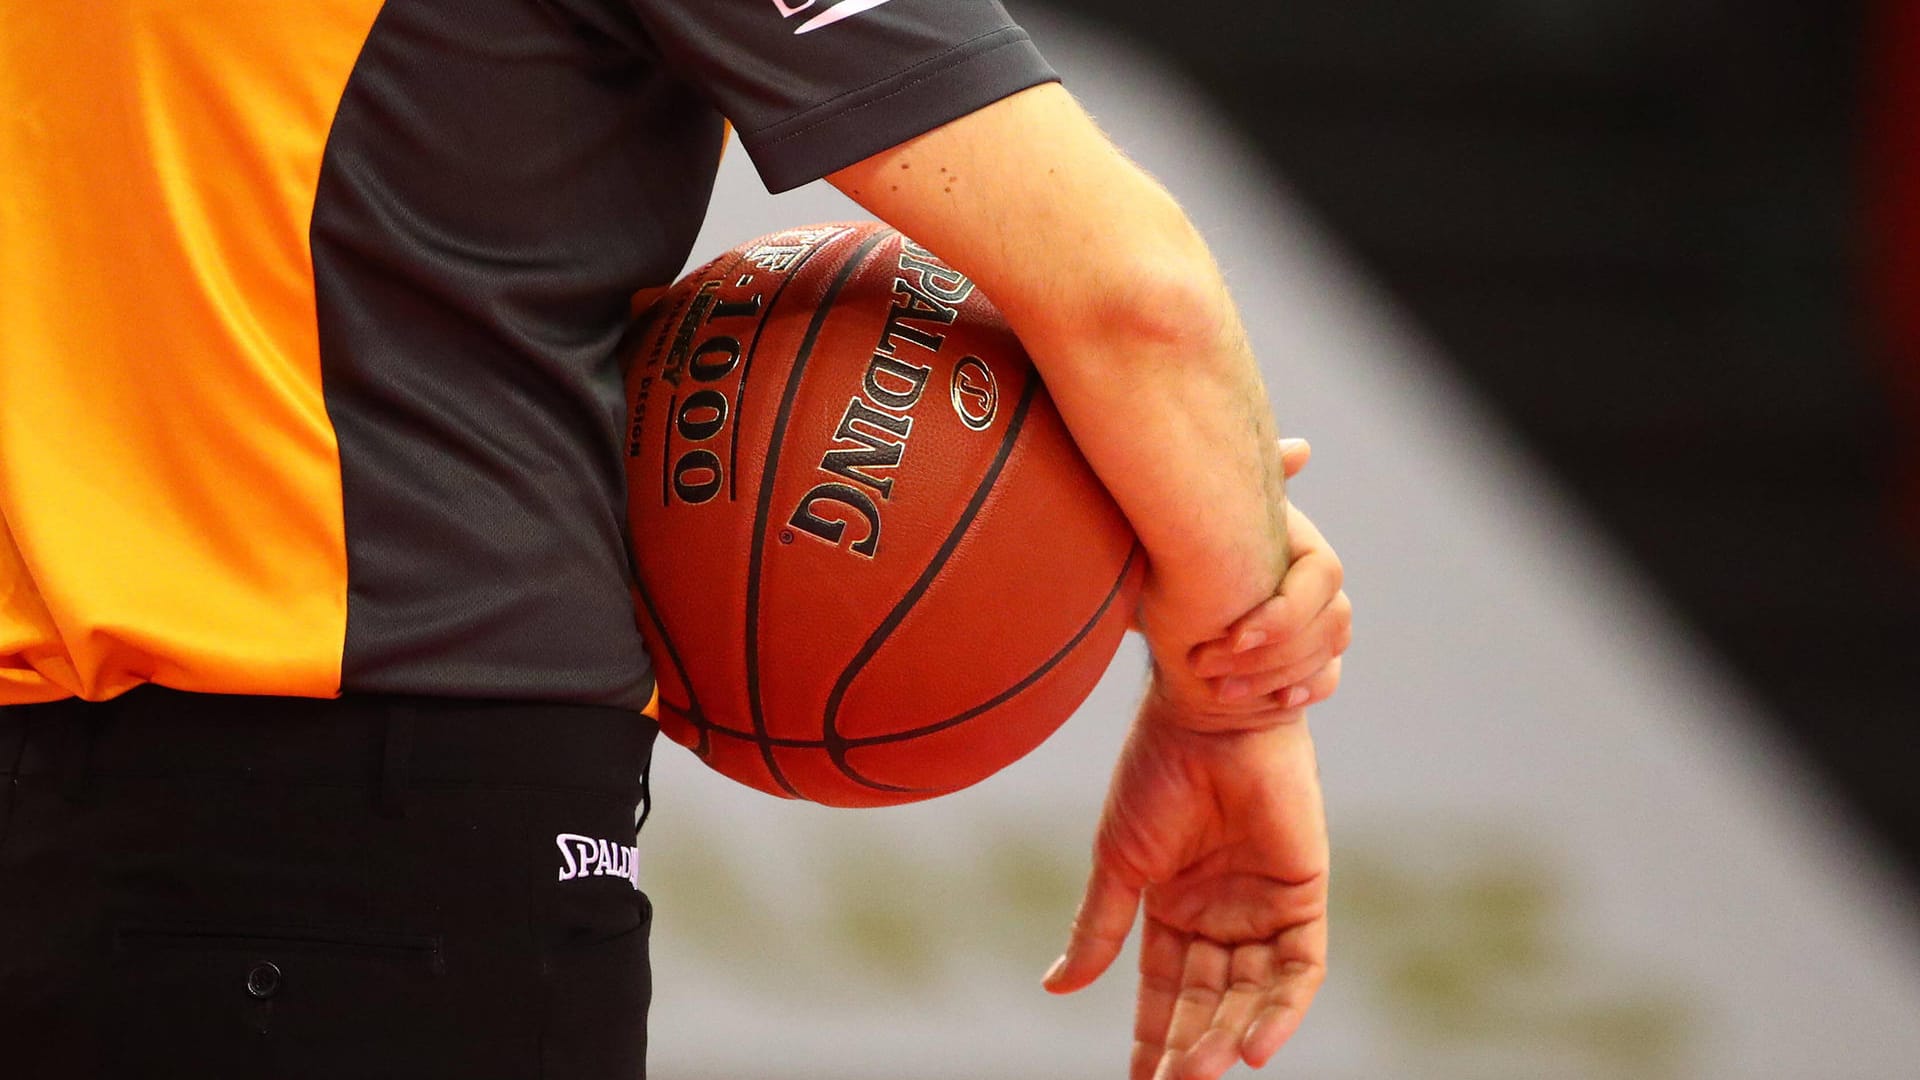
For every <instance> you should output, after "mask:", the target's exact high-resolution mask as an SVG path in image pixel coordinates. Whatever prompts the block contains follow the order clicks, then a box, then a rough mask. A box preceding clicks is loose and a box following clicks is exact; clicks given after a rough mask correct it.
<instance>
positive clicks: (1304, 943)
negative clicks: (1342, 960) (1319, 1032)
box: [1241, 918, 1327, 1069]
mask: <svg viewBox="0 0 1920 1080" xmlns="http://www.w3.org/2000/svg"><path fill="white" fill-rule="evenodd" d="M1279 942H1280V944H1279V955H1280V956H1283V957H1285V959H1284V960H1281V961H1280V962H1279V963H1278V965H1277V966H1276V967H1275V970H1274V979H1273V985H1272V988H1271V990H1269V991H1268V993H1267V994H1266V996H1265V998H1264V999H1263V1001H1262V1002H1261V1008H1260V1012H1259V1014H1258V1015H1257V1016H1256V1017H1255V1018H1254V1021H1253V1027H1252V1028H1250V1029H1249V1030H1248V1031H1247V1036H1246V1040H1245V1041H1244V1043H1243V1044H1242V1046H1241V1057H1242V1059H1244V1060H1245V1061H1246V1063H1247V1064H1249V1065H1251V1066H1253V1067H1254V1068H1256V1069H1258V1068H1260V1067H1261V1066H1263V1065H1265V1064H1266V1063H1267V1062H1268V1061H1270V1060H1272V1058H1273V1055H1274V1054H1276V1053H1278V1052H1279V1050H1280V1047H1282V1046H1283V1045H1285V1044H1286V1042H1287V1040H1288V1039H1291V1038H1292V1037H1293V1033H1294V1032H1295V1031H1297V1030H1299V1028H1300V1021H1301V1020H1302V1019H1304V1018H1305V1017H1306V1015H1307V1009H1308V1008H1309V1007H1310V1006H1312V1004H1313V999H1314V995H1316V994H1318V993H1319V992H1320V984H1321V982H1323V981H1324V980H1325V979H1326V974H1327V921H1326V919H1324V918H1320V919H1314V920H1312V921H1311V922H1307V923H1303V924H1301V925H1299V926H1294V927H1290V928H1289V929H1287V930H1285V931H1283V932H1282V933H1281V934H1280V938H1279Z"/></svg>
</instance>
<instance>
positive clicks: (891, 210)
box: [833, 87, 1286, 663]
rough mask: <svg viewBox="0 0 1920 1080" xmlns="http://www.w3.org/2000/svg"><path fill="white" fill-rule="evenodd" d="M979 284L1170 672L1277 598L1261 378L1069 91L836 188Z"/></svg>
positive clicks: (1274, 512) (1269, 446)
mask: <svg viewBox="0 0 1920 1080" xmlns="http://www.w3.org/2000/svg"><path fill="white" fill-rule="evenodd" d="M833 179H834V182H835V183H836V184H838V185H839V186H840V187H841V188H842V189H843V190H845V191H847V193H848V194H849V195H851V196H853V197H854V198H855V199H856V200H858V201H860V202H861V203H862V204H864V205H866V206H867V207H868V208H869V209H871V210H873V211H874V212H875V213H878V214H880V215H881V216H882V217H884V218H886V219H887V220H888V221H890V222H892V223H893V224H895V225H897V226H899V227H900V228H901V229H902V230H903V231H906V232H907V233H909V234H910V235H912V236H914V237H915V239H917V240H919V241H920V242H921V243H923V244H925V245H926V246H928V247H929V248H931V249H932V250H934V251H935V252H937V253H938V254H939V255H940V256H941V257H942V258H944V259H945V260H947V261H948V262H949V263H951V264H952V265H953V266H954V267H955V268H956V269H958V270H960V271H961V272H963V273H965V274H967V275H968V276H969V277H971V278H973V279H974V281H975V282H977V283H978V284H979V286H980V288H981V289H983V290H984V291H985V293H986V295H987V296H989V297H991V298H992V299H993V300H994V301H995V303H996V304H997V305H998V306H999V307H1000V309H1001V310H1002V312H1003V313H1005V315H1006V316H1007V319H1008V321H1009V322H1010V323H1011V324H1012V326H1013V328H1014V330H1015V331H1016V332H1017V333H1018V334H1019V335H1020V338H1021V340H1022V341H1023V343H1025V345H1026V346H1027V349H1028V351H1029V352H1030V353H1031V354H1032V355H1033V358H1034V362H1035V364H1036V365H1037V366H1038V367H1039V369H1040V371H1041V373H1042V375H1043V376H1044V378H1045V379H1046V381H1047V386H1048V389H1049V391H1050V392H1051V393H1052V396H1053V398H1054V401H1055V402H1056V404H1057V405H1058V406H1059V409H1060V412H1061V414H1062V416H1063V417H1064V418H1065V419H1066V421H1067V425H1068V427H1069V429H1070V430H1071V431H1072V432H1073V435H1074V438H1075V440H1076V442H1078V443H1079V445H1080V447H1081V450H1082V452H1083V453H1085V455H1086V457H1087V459H1088V461H1089V462H1090V463H1091V464H1092V465H1093V467H1094V470H1095V471H1096V472H1097V473H1098V474H1099V475H1100V477H1101V479H1102V481H1104V482H1105V483H1106V485H1107V486H1108V488H1109V489H1110V490H1111V491H1112V493H1113V495H1114V497H1115V499H1116V500H1117V501H1118V502H1119V504H1120V506H1121V508H1122V509H1123V510H1124V511H1125V512H1126V514H1127V516H1128V518H1129V520H1130V521H1131V522H1132V523H1133V525H1134V528H1135V531H1136V532H1137V533H1138V534H1139V536H1140V539H1141V542H1142V544H1143V545H1144V547H1145V549H1146V552H1147V555H1148V558H1149V562H1150V567H1151V570H1152V577H1151V578H1150V581H1149V593H1148V601H1147V603H1146V604H1145V605H1143V619H1144V620H1145V621H1146V629H1147V630H1148V633H1149V637H1150V638H1151V639H1152V641H1153V644H1154V651H1155V653H1156V655H1157V656H1158V657H1160V658H1161V660H1162V661H1163V663H1164V662H1165V661H1167V660H1169V659H1170V658H1171V657H1173V656H1177V655H1183V654H1184V650H1185V649H1186V648H1187V647H1189V646H1191V645H1193V644H1195V643H1197V642H1199V641H1201V640H1204V639H1206V638H1209V637H1212V636H1217V635H1218V634H1219V633H1221V632H1222V631H1223V630H1224V629H1225V628H1226V626H1227V624H1228V623H1230V622H1231V621H1232V620H1233V619H1235V618H1236V617H1238V616H1239V615H1241V614H1242V613H1243V612H1245V611H1246V610H1247V609H1249V608H1251V607H1253V606H1254V605H1256V604H1258V603H1260V602H1261V601H1262V600H1265V599H1266V598H1267V597H1269V596H1271V595H1272V594H1273V591H1274V589H1275V586H1276V585H1277V584H1278V582H1279V580H1280V576H1281V573H1282V571H1283V570H1284V568H1285V559H1286V555H1285V529H1284V527H1283V521H1282V519H1281V513H1282V511H1281V509H1280V507H1281V503H1280V498H1279V496H1280V486H1281V472H1280V466H1279V461H1278V454H1277V451H1276V448H1275V430H1274V422H1273V418H1272V414H1271V410H1270V407H1269V405H1268V402H1267V397H1266V391H1265V389H1264V387H1263V386H1262V384H1261V380H1260V375H1259V369H1258V366H1257V365H1256V364H1255V362H1254V360H1253V357H1252V355H1251V353H1250V351H1249V349H1248V347H1247V344H1246V340H1245V335H1244V333H1243V332H1242V329H1241V325H1240V320H1239V317H1238V315H1237V314H1236V312H1235V310H1234V308H1233V305H1232V302H1231V301H1230V300H1229V299H1228V296H1227V290H1226V287H1225V284H1224V283H1223V281H1222V280H1221V276H1220V273H1219V271H1218V269H1217V268H1216V267H1215V265H1214V262H1213V260H1212V258H1211V256H1210V255H1209V254H1208V253H1207V250H1206V246H1205V244H1204V242H1203V241H1202V240H1201V238H1200V237H1199V235H1198V233H1197V232H1196V231H1195V230H1194V229H1193V227H1192V225H1191V224H1190V223H1189V222H1188V220H1187V218H1186V215H1185V214H1184V213H1182V212H1181V210H1180V208H1179V207H1178V205H1177V204H1175V202H1174V200H1173V199H1172V198H1171V197H1170V196H1169V195H1168V194H1167V193H1166V191H1165V190H1164V189H1162V188H1161V187H1160V186H1159V185H1158V184H1156V183H1155V182H1154V181H1153V180H1152V179H1151V178H1149V177H1147V176H1146V175H1145V174H1144V173H1143V172H1141V171H1140V170H1139V169H1138V168H1137V167H1135V166H1134V165H1133V164H1132V163H1131V162H1129V161H1127V160H1126V158H1125V157H1124V156H1123V155H1122V154H1120V152H1119V151H1118V150H1116V149H1115V148H1114V147H1113V146H1112V144H1111V143H1109V142H1108V141H1107V139H1106V138H1105V136H1104V135H1102V134H1101V133H1100V132H1099V130H1098V129H1097V128H1096V127H1095V126H1094V125H1093V123H1092V122H1091V121H1090V120H1089V119H1088V118H1087V116H1086V114H1085V113H1084V112H1083V111H1081V110H1080V108H1079V106H1078V105H1077V104H1076V103H1075V102H1074V101H1073V100H1072V98H1071V97H1069V96H1068V95H1067V94H1066V93H1065V92H1064V91H1063V90H1061V89H1060V88H1059V87H1042V88H1038V89H1035V90H1031V91H1027V92H1026V93H1023V94H1020V95H1016V96H1015V97H1013V98H1010V99H1007V100H1006V101H1003V102H1000V103H998V104H996V105H993V106H989V107H988V108H987V109H984V110H982V111H981V112H980V113H977V114H975V115H974V116H971V117H968V118H965V119H963V120H960V121H957V122H955V123H954V124H952V125H949V126H948V127H946V128H943V129H941V130H940V131H937V132H934V133H932V134H930V135H928V136H925V137H923V138H921V139H917V140H914V141H912V142H909V143H907V144H905V145H903V146H900V147H897V148H895V149H894V150H892V151H889V152H887V153H885V154H881V155H877V156H876V157H875V158H873V159H870V160H868V161H866V162H863V163H861V164H860V165H858V166H855V167H854V168H851V169H848V170H845V171H844V172H842V173H839V174H836V175H835V176H834V177H833Z"/></svg>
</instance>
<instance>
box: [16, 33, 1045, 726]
mask: <svg viewBox="0 0 1920 1080" xmlns="http://www.w3.org/2000/svg"><path fill="white" fill-rule="evenodd" d="M1053 77H1054V76H1053V73H1052V72H1051V71H1050V70H1049V69H1048V67H1047V66H1046V64H1045V62H1044V61H1043V60H1042V59H1041V58H1040V56H1039V54H1038V53H1037V52H1036V51H1035V50H1034V49H1033V47H1032V45H1031V43H1030V42H1029V41H1028V40H1027V37H1026V35H1025V34H1024V33H1023V32H1022V31H1021V30H1020V29H1019V28H1018V27H1017V26H1015V25H1014V24H1013V23H1012V22H1011V21H1010V20H1009V18H1008V16H1007V14H1006V12H1005V11H1004V10H1003V9H1002V8H1001V6H1000V4H999V3H998V2H997V0H385V2H384V3H383V2H381V0H303V2H301V3H267V2H264V0H192V2H190V3H188V2H180V0H88V2H84V3H55V2H54V0H8V2H7V3H5V4H4V5H0V102H3V103H4V105H0V704H17V703H24V702H33V701H44V700H50V699H55V698H62V697H69V696H76V695H77V696H80V697H84V698H88V699H94V700H98V699H104V698H109V697H113V696H115V695H118V694H120V693H122V692H124V691H125V690H127V689H129V688H131V687H133V686H135V685H137V684H139V683H142V682H155V683H160V684H164V685H167V686H171V687H175V688H178V689H182V690H198V691H209V692H223V693H254V694H283V695H297V696H307V697H330V696H333V695H335V694H338V693H340V692H342V691H380V692H398V693H419V694H438V695H448V696H477V697H493V698H520V699H536V700H547V701H572V702H586V703H598V704H614V705H624V706H630V707H634V708H638V707H640V706H641V705H643V704H644V703H645V698H646V693H647V691H648V689H649V687H650V686H651V678H650V671H649V667H648V664H647V660H646V657H645V655H644V653H643V651H642V647H641V644H640V639H639V636H638V634H637V633H636V631H635V628H634V623H633V613H632V609H631V602H630V595H631V594H630V591H629V583H630V581H631V571H630V566H629V561H628V555H627V543H626V536H625V531H626V514H625V503H626V497H625V492H626V486H625V482H624V479H623V476H622V458H621V455H620V445H619V436H620V429H621V426H622V420H623V412H624V403H623V394H622V375H623V372H622V371H621V369H620V363H619V359H618V356H617V354H616V349H615V345H616V342H617V341H618V340H619V338H620V335H621V333H622V331H623V329H624V328H625V326H626V323H627V320H628V315H629V305H630V300H631V298H632V297H633V295H634V294H635V293H636V292H638V291H640V290H642V289H645V288H649V287H653V286H658V285H662V284H665V283H667V282H668V281H670V280H671V278H672V277H673V275H674V274H675V273H676V272H677V271H678V270H679V268H680V267H681V265H682V264H683V263H684V262H685V260H686V257H687V254H688V251H689V249H690V248H691V246H692V244H693V241H694V237H695V235H696V232H697V231H698V227H699V225H700V221H701V218H702V217H703V215H704V214H705V211H706V205H707V200H708V197H709V195H710V192H711V188H712V183H713V175H714V170H715V166H716V163H717V162H718V160H719V155H720V149H721V145H722V141H723V139H724V124H723V120H722V117H726V118H728V119H730V120H731V121H732V122H733V123H734V125H735V126H736V127H737V128H738V130H739V132H740V136H741V141H742V143H743V144H744V145H745V147H746V149H747V151H748V153H749V154H750V155H751V156H752V157H753V160H754V163H755V164H756V166H757V167H758V168H759V170H760V173H761V176H762V178H763V179H764V180H765V181H766V183H767V185H768V186H769V187H770V188H772V189H774V190H782V189H786V188H789V187H793V186H795V185H798V184H801V183H804V182H807V181H809V180H812V179H815V178H817V177H820V176H822V175H824V174H826V173H828V172H830V171H832V170H834V169H837V168H840V167H842V166H845V165H850V164H852V163H854V162H856V161H859V160H861V159H862V158H865V157H867V156H870V155H871V154H874V153H877V152H879V151H881V150H884V149H886V148H888V147H890V146H893V145H896V144H898V143H900V142H902V141H904V140H906V139H909V138H912V137H913V136H916V135H918V134H921V133H923V132H925V131H928V130H930V129H932V128H934V127H937V126H939V125H940V124H943V123H945V122H947V121H949V120H952V119H955V118H957V117H960V116H962V115H965V114H966V113H968V112H971V111H973V110H975V109H977V108H979V107H981V106H983V105H986V104H989V103H991V102H993V101H995V100H997V99H999V98H1001V97H1005V96H1006V95H1008V94H1011V93H1014V92H1016V91H1018V90H1021V89H1025V88H1026V87H1029V86H1032V85H1035V84H1038V83H1041V82H1046V81H1049V80H1051V79H1052V78H1053Z"/></svg>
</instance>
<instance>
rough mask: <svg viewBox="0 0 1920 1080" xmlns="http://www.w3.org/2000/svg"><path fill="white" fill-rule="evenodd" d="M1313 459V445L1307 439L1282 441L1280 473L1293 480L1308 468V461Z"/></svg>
mask: <svg viewBox="0 0 1920 1080" xmlns="http://www.w3.org/2000/svg"><path fill="white" fill-rule="evenodd" d="M1312 457H1313V444H1312V443H1309V442H1308V441H1307V440H1305V439H1281V440H1280V471H1281V472H1283V473H1285V474H1286V476H1287V479H1289V480H1291V479H1293V478H1294V477H1296V476H1299V475H1300V470H1302V469H1304V468H1306V467H1307V461H1308V460H1309V459H1311V458H1312Z"/></svg>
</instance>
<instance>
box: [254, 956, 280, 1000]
mask: <svg viewBox="0 0 1920 1080" xmlns="http://www.w3.org/2000/svg"><path fill="white" fill-rule="evenodd" d="M280 978H281V976H280V965H278V964H276V963H274V962H273V961H271V960H262V961H260V962H259V963H257V964H255V965H253V970H252V971H249V972H247V993H249V994H252V995H253V996H254V997H256V998H259V999H260V1000H262V1001H265V1000H266V999H268V998H270V997H272V996H273V995H274V994H276V993H278V992H279V990H280Z"/></svg>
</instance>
